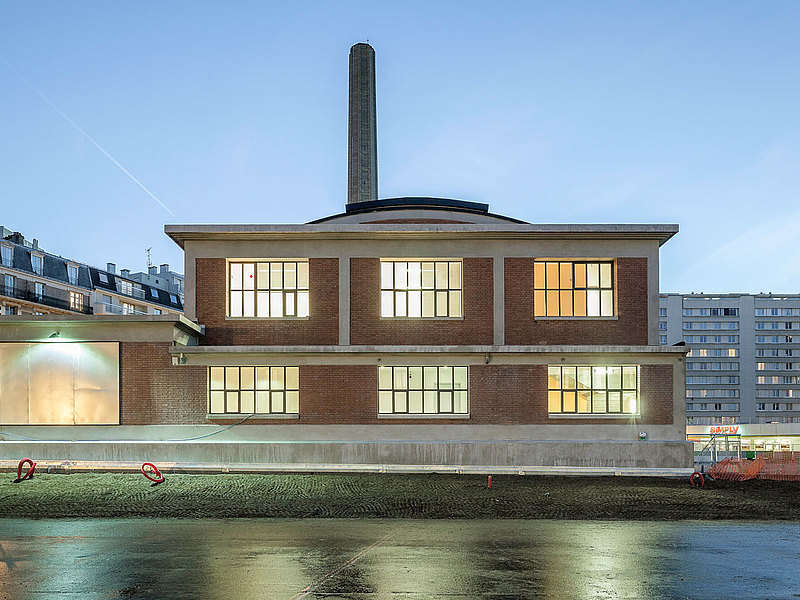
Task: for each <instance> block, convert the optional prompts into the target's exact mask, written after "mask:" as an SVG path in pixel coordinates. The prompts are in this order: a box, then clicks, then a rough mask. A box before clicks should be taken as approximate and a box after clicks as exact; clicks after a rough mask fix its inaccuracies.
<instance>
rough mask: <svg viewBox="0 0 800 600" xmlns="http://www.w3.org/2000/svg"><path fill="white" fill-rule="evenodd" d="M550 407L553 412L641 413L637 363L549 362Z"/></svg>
mask: <svg viewBox="0 0 800 600" xmlns="http://www.w3.org/2000/svg"><path fill="white" fill-rule="evenodd" d="M547 390H548V391H547V407H548V412H549V413H550V414H553V413H577V414H608V413H610V414H627V415H633V414H638V413H639V368H638V367H637V366H611V367H597V366H585V367H583V366H580V367H573V366H569V367H568V366H555V365H553V366H549V367H548V368H547Z"/></svg>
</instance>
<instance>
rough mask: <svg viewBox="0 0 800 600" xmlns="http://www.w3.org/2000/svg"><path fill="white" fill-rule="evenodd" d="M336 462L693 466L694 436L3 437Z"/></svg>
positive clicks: (40, 456) (125, 450)
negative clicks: (506, 438)
mask: <svg viewBox="0 0 800 600" xmlns="http://www.w3.org/2000/svg"><path fill="white" fill-rule="evenodd" d="M25 457H31V458H33V459H34V460H48V461H53V460H60V461H98V462H124V461H129V462H139V463H141V462H145V461H148V462H171V463H226V464H232V465H235V464H267V465H268V464H281V465H286V464H297V465H307V464H329V465H361V464H384V465H453V466H457V465H464V466H480V465H500V466H571V467H626V468H627V467H635V468H648V469H657V468H658V469H671V468H687V467H691V466H692V464H693V450H692V444H691V443H689V442H668V441H646V442H641V441H637V442H618V441H617V442H614V441H581V442H573V441H531V442H526V441H471V442H465V441H454V442H420V441H374V442H362V441H358V442H331V441H324V442H293V441H284V442H151V441H142V442H107V441H98V442H87V441H83V442H25V441H5V442H0V459H6V460H19V459H21V458H25Z"/></svg>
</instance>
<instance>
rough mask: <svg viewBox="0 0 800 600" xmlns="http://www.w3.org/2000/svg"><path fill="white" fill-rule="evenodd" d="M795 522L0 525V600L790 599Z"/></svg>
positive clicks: (794, 580) (798, 569)
mask: <svg viewBox="0 0 800 600" xmlns="http://www.w3.org/2000/svg"><path fill="white" fill-rule="evenodd" d="M799 548H800V525H798V524H794V523H769V522H766V523H752V522H745V523H738V522H737V523H734V522H700V521H683V522H639V521H612V522H600V521H515V520H474V521H438V520H428V521H424V520H367V521H358V520H344V519H340V520H337V519H306V520H270V519H258V520H180V519H159V520H144V519H120V520H41V521H23V520H0V599H2V600H6V599H8V600H23V599H28V598H52V597H58V598H81V599H93V598H98V599H99V598H159V599H160V598H231V599H234V600H250V599H256V598H258V599H259V600H261V599H264V598H266V599H269V600H273V599H279V600H280V599H285V600H290V599H294V600H297V599H299V598H326V599H334V598H350V599H360V598H363V599H370V600H372V599H378V598H387V599H388V598H392V599H394V600H397V599H402V598H409V599H412V598H413V599H420V598H448V599H450V600H452V599H459V598H480V597H490V598H537V597H547V598H555V599H560V598H564V599H566V598H653V599H662V598H663V599H671V598H726V599H727V598H793V597H795V598H796V597H797V594H798V593H800V551H798V549H799Z"/></svg>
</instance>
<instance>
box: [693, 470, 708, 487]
mask: <svg viewBox="0 0 800 600" xmlns="http://www.w3.org/2000/svg"><path fill="white" fill-rule="evenodd" d="M689 483H691V484H692V485H693V486H699V487H703V486H704V485H705V484H706V479H705V477H703V474H702V473H700V472H698V471H695V472H694V473H692V474H691V475H690V476H689Z"/></svg>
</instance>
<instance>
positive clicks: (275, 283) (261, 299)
mask: <svg viewBox="0 0 800 600" xmlns="http://www.w3.org/2000/svg"><path fill="white" fill-rule="evenodd" d="M228 289H229V293H230V296H229V298H228V316H229V317H245V318H248V317H250V318H307V317H308V312H309V306H308V304H309V301H308V261H307V260H292V261H285V260H281V261H276V260H273V261H257V262H255V261H253V262H240V261H232V262H229V263H228Z"/></svg>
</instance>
